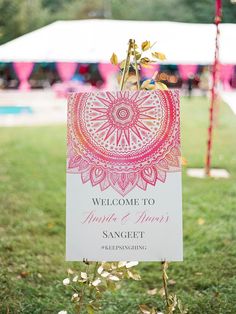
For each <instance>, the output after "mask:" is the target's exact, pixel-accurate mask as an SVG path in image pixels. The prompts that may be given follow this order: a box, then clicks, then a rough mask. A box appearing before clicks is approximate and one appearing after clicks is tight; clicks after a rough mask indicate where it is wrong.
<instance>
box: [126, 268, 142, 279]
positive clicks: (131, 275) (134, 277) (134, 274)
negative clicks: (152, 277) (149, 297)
mask: <svg viewBox="0 0 236 314" xmlns="http://www.w3.org/2000/svg"><path fill="white" fill-rule="evenodd" d="M127 274H128V277H129V278H131V279H133V280H136V281H138V280H141V277H140V275H139V274H138V273H133V272H131V271H130V270H128V271H127Z"/></svg>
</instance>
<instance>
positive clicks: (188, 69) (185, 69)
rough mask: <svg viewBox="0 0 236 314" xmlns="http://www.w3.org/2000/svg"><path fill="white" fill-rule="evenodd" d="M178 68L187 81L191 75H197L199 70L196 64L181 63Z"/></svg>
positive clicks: (183, 78)
mask: <svg viewBox="0 0 236 314" xmlns="http://www.w3.org/2000/svg"><path fill="white" fill-rule="evenodd" d="M178 70H179V73H180V76H181V78H182V80H184V81H186V80H187V79H188V78H189V76H190V75H195V74H196V72H197V65H196V64H179V65H178Z"/></svg>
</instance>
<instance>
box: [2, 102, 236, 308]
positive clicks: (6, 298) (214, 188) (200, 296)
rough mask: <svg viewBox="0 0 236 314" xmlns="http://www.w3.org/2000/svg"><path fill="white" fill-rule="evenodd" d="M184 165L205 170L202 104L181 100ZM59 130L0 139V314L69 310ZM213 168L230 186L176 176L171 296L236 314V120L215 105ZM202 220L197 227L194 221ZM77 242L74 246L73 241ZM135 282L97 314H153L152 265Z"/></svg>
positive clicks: (10, 132)
mask: <svg viewBox="0 0 236 314" xmlns="http://www.w3.org/2000/svg"><path fill="white" fill-rule="evenodd" d="M181 109H182V119H181V120H182V141H183V145H182V146H183V156H184V157H185V158H186V159H187V162H188V167H203V165H204V159H205V153H206V136H207V121H208V101H207V100H206V99H204V98H200V97H199V98H193V99H192V100H188V99H183V100H182V103H181ZM65 137H66V128H65V126H57V127H32V128H5V129H1V130H0V147H1V149H0V158H1V159H0V160H1V165H0V210H1V216H0V265H1V269H0V287H1V289H0V313H24V314H25V313H27V314H37V313H44V314H45V313H57V312H58V311H59V310H61V309H67V310H68V311H69V313H72V310H71V309H70V295H69V294H68V292H66V291H65V288H64V287H62V284H61V282H62V279H64V278H65V277H66V269H67V268H68V267H70V268H79V267H80V264H79V263H74V264H72V263H66V262H65V150H66V144H65ZM213 166H215V167H220V168H226V169H227V170H228V171H229V172H230V174H231V178H230V179H228V180H223V179H221V180H214V179H206V180H201V179H194V178H188V177H187V176H186V174H185V169H184V170H183V213H184V262H183V263H171V264H170V267H169V271H168V273H169V278H170V279H173V280H175V281H176V284H175V285H173V286H171V287H170V290H171V291H175V293H177V295H178V296H179V297H180V298H181V299H182V300H183V302H184V303H185V304H186V305H187V307H188V308H189V312H190V313H193V314H200V313H204V314H205V313H212V314H213V313H214V314H216V313H224V314H226V313H234V311H235V291H236V277H235V274H236V231H235V218H236V183H235V179H236V117H235V116H234V115H233V114H232V113H231V111H230V109H229V108H228V107H227V106H226V105H224V104H222V105H221V106H220V111H219V114H218V122H217V127H216V131H215V133H214V150H213ZM199 219H200V220H199ZM81 240H82V239H81ZM139 268H140V271H141V275H142V278H143V280H142V282H128V283H127V284H125V285H123V286H122V288H121V289H120V290H118V291H117V292H116V293H115V294H108V295H107V298H106V301H105V302H104V308H103V310H102V311H101V313H105V314H112V313H114V314H115V313H116V314H123V313H126V314H131V313H138V304H141V303H146V304H150V305H153V306H157V307H159V308H161V306H162V301H161V298H160V297H159V296H149V295H148V294H147V290H148V289H152V288H155V287H157V288H158V289H159V288H161V272H160V263H141V264H140V266H139Z"/></svg>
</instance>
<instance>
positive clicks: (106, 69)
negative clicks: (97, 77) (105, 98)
mask: <svg viewBox="0 0 236 314" xmlns="http://www.w3.org/2000/svg"><path fill="white" fill-rule="evenodd" d="M98 70H99V72H100V74H101V77H102V79H103V81H104V83H103V85H102V89H107V88H108V85H109V78H110V76H111V75H112V74H115V73H117V72H118V66H115V65H113V64H110V63H99V64H98Z"/></svg>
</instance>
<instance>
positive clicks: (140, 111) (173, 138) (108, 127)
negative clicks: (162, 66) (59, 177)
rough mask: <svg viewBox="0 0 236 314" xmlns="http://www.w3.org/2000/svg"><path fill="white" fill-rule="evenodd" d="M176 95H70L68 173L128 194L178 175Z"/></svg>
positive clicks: (111, 93) (177, 113)
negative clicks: (171, 174)
mask: <svg viewBox="0 0 236 314" xmlns="http://www.w3.org/2000/svg"><path fill="white" fill-rule="evenodd" d="M179 114H180V113H179V93H178V91H160V90H156V91H148V92H146V91H136V92H131V91H122V92H100V93H78V94H71V96H70V99H69V103H68V164H67V172H68V173H79V174H80V175H81V180H82V182H83V184H85V183H87V182H90V184H91V185H92V186H96V185H98V186H100V189H101V191H104V190H106V189H107V188H109V187H111V188H113V189H114V190H116V191H117V192H118V193H119V194H120V195H122V196H125V195H126V194H128V193H129V192H130V191H131V190H133V189H134V188H140V189H142V190H146V189H147V187H148V185H152V186H155V185H156V184H157V181H160V182H165V180H166V176H167V173H168V172H172V171H180V147H179V146H180V139H179Z"/></svg>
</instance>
